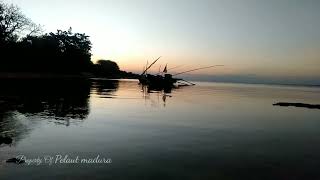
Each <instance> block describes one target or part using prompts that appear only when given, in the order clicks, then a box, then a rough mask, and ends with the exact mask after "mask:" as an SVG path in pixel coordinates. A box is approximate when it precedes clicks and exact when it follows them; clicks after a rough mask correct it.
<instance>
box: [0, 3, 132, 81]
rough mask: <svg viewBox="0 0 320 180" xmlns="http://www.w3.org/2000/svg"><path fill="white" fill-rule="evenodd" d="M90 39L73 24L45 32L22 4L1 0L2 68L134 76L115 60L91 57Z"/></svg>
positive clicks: (22, 70) (0, 51)
mask: <svg viewBox="0 0 320 180" xmlns="http://www.w3.org/2000/svg"><path fill="white" fill-rule="evenodd" d="M91 47H92V44H91V41H90V39H89V36H87V35H86V34H84V33H74V32H72V28H69V29H68V30H57V32H50V33H43V32H42V27H41V26H40V25H37V24H36V23H34V22H33V21H32V20H31V19H29V18H28V17H26V16H25V15H24V14H23V13H22V12H21V10H20V9H19V7H17V6H15V5H8V4H5V3H2V2H0V71H1V72H50V73H63V74H66V73H72V74H74V73H80V72H90V73H93V74H94V75H96V76H105V77H110V76H118V77H119V78H120V76H127V77H129V76H131V75H132V76H133V75H134V74H132V73H131V74H130V73H126V72H124V71H121V70H120V69H119V66H118V65H117V64H116V63H115V62H112V61H106V60H100V61H98V62H97V63H96V64H93V63H92V61H91Z"/></svg>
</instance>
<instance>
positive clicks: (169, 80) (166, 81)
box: [139, 57, 223, 89]
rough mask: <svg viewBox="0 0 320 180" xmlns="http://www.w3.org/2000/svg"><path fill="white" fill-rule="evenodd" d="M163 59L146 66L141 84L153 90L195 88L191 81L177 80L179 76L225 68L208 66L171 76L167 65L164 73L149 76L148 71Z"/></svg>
mask: <svg viewBox="0 0 320 180" xmlns="http://www.w3.org/2000/svg"><path fill="white" fill-rule="evenodd" d="M160 58H161V57H159V58H157V59H156V60H155V61H153V63H151V64H150V65H149V66H148V63H147V65H146V68H145V69H144V70H143V72H142V73H141V75H140V77H139V84H141V85H145V86H149V87H151V88H155V89H169V88H174V87H179V86H194V85H195V84H194V83H192V82H189V81H186V80H184V79H181V78H175V76H177V75H181V74H184V73H188V72H192V71H197V70H201V69H206V68H212V67H216V66H223V65H214V66H208V67H202V68H196V69H191V70H188V71H184V72H180V73H176V74H170V73H168V72H167V65H166V66H165V68H164V70H163V72H162V73H158V74H155V75H153V74H148V70H149V69H150V68H151V67H152V66H153V65H154V64H155V63H156V62H157V61H158V60H159V59H160Z"/></svg>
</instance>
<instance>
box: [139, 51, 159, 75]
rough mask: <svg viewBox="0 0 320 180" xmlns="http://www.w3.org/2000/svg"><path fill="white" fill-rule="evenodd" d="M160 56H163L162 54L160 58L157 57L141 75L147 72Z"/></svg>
mask: <svg viewBox="0 0 320 180" xmlns="http://www.w3.org/2000/svg"><path fill="white" fill-rule="evenodd" d="M160 58H161V56H160V57H159V58H158V59H156V60H155V61H153V63H152V64H150V66H149V67H147V68H146V70H144V71H143V72H142V74H141V75H143V74H145V73H146V72H147V71H148V70H149V69H150V68H151V67H152V66H153V65H154V64H155V63H156V62H157V61H158V60H159V59H160Z"/></svg>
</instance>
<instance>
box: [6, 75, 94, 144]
mask: <svg viewBox="0 0 320 180" xmlns="http://www.w3.org/2000/svg"><path fill="white" fill-rule="evenodd" d="M0 83H1V89H0V139H1V137H10V138H13V139H14V141H18V140H19V139H21V138H23V136H24V135H26V134H28V132H29V131H30V130H31V129H32V127H28V125H26V124H24V123H23V122H22V119H23V117H25V116H26V117H28V116H35V117H39V118H45V119H55V121H56V123H57V124H64V125H69V123H70V122H69V121H70V119H79V120H83V119H85V118H86V117H87V116H88V114H89V104H88V102H89V97H90V82H88V81H83V80H72V81H71V80H1V81H0ZM21 114H22V115H24V116H21ZM21 118H22V119H21ZM28 124H30V122H29V123H28ZM31 125H32V124H31Z"/></svg>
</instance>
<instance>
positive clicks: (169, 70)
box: [156, 65, 184, 75]
mask: <svg viewBox="0 0 320 180" xmlns="http://www.w3.org/2000/svg"><path fill="white" fill-rule="evenodd" d="M182 66H184V65H179V66H175V67H173V68H170V69H168V71H170V70H172V69H177V68H180V67H182ZM161 73H162V72H159V73H157V74H156V75H159V74H161Z"/></svg>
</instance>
